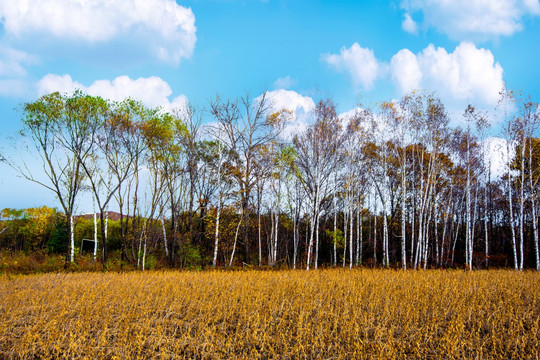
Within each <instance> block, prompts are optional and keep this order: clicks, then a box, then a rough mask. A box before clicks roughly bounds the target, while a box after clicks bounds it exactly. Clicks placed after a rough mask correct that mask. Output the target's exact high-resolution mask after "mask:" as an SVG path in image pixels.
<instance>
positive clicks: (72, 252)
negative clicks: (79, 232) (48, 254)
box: [69, 214, 75, 262]
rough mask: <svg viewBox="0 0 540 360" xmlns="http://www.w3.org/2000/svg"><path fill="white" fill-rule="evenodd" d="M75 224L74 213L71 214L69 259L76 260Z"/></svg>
mask: <svg viewBox="0 0 540 360" xmlns="http://www.w3.org/2000/svg"><path fill="white" fill-rule="evenodd" d="M73 230H74V224H73V214H70V216H69V232H70V236H69V237H70V247H69V261H71V262H73V261H75V232H74V231H73Z"/></svg>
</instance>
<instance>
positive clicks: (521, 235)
mask: <svg viewBox="0 0 540 360" xmlns="http://www.w3.org/2000/svg"><path fill="white" fill-rule="evenodd" d="M526 145H527V139H526V138H525V136H523V139H522V146H521V149H522V150H521V167H520V172H521V189H520V198H519V270H521V271H523V262H524V259H523V243H524V237H525V232H524V227H525V221H524V218H525V146H526Z"/></svg>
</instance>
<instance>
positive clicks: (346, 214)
mask: <svg viewBox="0 0 540 360" xmlns="http://www.w3.org/2000/svg"><path fill="white" fill-rule="evenodd" d="M348 221H349V212H348V211H343V261H342V262H343V267H345V263H346V261H347V233H348V231H347V230H348V227H347V226H348V225H349V223H348Z"/></svg>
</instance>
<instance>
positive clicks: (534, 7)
mask: <svg viewBox="0 0 540 360" xmlns="http://www.w3.org/2000/svg"><path fill="white" fill-rule="evenodd" d="M401 5H402V8H404V9H405V11H407V12H408V13H413V15H414V13H415V12H420V13H422V17H423V25H424V26H425V27H433V28H436V29H438V30H439V31H441V32H443V33H445V34H447V35H448V36H450V37H451V38H453V39H457V40H470V39H477V38H491V37H497V36H501V35H502V36H509V35H512V34H514V33H515V32H518V31H520V30H521V29H522V28H523V18H524V17H526V16H538V15H540V2H539V0H497V1H494V0H453V1H448V0H403V1H402V4H401ZM411 21H412V19H411Z"/></svg>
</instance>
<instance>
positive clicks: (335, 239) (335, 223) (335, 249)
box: [333, 174, 337, 266]
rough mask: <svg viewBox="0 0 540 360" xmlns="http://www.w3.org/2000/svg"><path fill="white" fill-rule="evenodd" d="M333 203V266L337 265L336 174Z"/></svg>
mask: <svg viewBox="0 0 540 360" xmlns="http://www.w3.org/2000/svg"><path fill="white" fill-rule="evenodd" d="M333 202H334V236H333V243H334V244H333V245H334V258H333V265H334V266H336V265H337V244H336V243H337V205H336V203H337V201H336V174H334V194H333Z"/></svg>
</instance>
